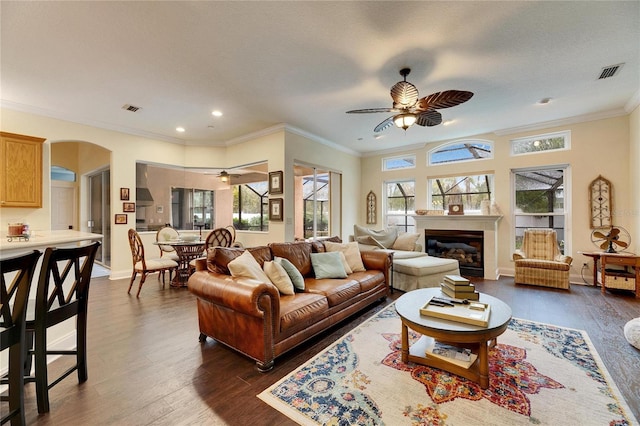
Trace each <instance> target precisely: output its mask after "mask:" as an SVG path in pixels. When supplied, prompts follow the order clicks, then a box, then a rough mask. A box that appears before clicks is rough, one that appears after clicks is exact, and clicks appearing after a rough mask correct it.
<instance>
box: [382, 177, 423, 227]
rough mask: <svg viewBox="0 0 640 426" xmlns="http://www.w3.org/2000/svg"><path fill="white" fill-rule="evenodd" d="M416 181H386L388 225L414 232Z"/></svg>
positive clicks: (386, 215)
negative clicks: (413, 216)
mask: <svg viewBox="0 0 640 426" xmlns="http://www.w3.org/2000/svg"><path fill="white" fill-rule="evenodd" d="M415 200H416V183H415V181H413V180H410V181H401V182H386V183H385V217H386V224H387V227H393V226H395V227H397V228H398V230H399V231H404V232H413V231H414V230H415V221H414V220H413V218H412V217H411V216H410V215H413V214H414V213H415Z"/></svg>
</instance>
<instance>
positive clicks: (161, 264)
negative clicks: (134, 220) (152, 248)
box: [127, 229, 178, 297]
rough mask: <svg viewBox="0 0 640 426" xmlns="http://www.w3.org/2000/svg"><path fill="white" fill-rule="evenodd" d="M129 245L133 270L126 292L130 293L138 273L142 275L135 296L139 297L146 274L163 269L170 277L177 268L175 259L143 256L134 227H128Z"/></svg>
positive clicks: (139, 240) (142, 245)
mask: <svg viewBox="0 0 640 426" xmlns="http://www.w3.org/2000/svg"><path fill="white" fill-rule="evenodd" d="M129 247H130V248H131V258H132V260H133V272H132V273H131V281H130V282H129V290H128V291H127V294H129V293H131V287H132V286H133V282H134V281H135V279H136V276H137V275H138V273H140V274H142V276H141V277H140V284H139V285H138V292H137V293H136V297H140V290H142V285H143V284H144V281H145V280H146V279H147V275H149V274H152V273H154V272H158V273H160V274H162V273H163V272H164V271H169V279H171V274H172V273H173V272H174V271H177V269H178V262H176V261H175V260H171V259H167V258H162V257H159V258H155V259H147V258H145V255H144V244H142V239H141V238H140V234H138V232H136V230H135V229H129ZM162 285H163V286H164V275H162Z"/></svg>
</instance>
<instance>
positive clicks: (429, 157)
mask: <svg viewBox="0 0 640 426" xmlns="http://www.w3.org/2000/svg"><path fill="white" fill-rule="evenodd" d="M464 143H483V144H487V145H489V147H490V148H491V152H490V153H489V155H488V156H487V157H486V158H469V159H463V160H454V161H447V162H446V163H434V162H433V161H432V156H433V154H435V153H436V152H439V151H441V150H442V149H443V148H446V147H447V146H453V145H461V144H464ZM494 152H495V150H494V142H493V141H492V140H489V139H457V140H455V141H451V142H445V143H442V144H440V145H438V146H436V147H434V148H432V149H430V150H429V151H428V152H427V166H443V165H449V164H457V163H468V162H471V161H483V160H492V159H493V155H494Z"/></svg>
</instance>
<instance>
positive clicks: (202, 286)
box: [188, 270, 280, 318]
mask: <svg viewBox="0 0 640 426" xmlns="http://www.w3.org/2000/svg"><path fill="white" fill-rule="evenodd" d="M188 286H189V291H190V292H191V293H193V294H194V295H196V296H197V297H199V298H201V299H203V300H206V301H208V302H210V303H213V304H215V305H220V306H224V307H226V308H228V309H231V310H233V311H237V312H240V313H243V314H246V315H250V316H254V317H258V318H262V317H264V316H265V312H264V311H265V309H270V310H271V312H272V313H273V316H272V318H278V317H279V315H280V312H279V311H280V294H279V292H278V289H277V288H276V287H275V286H274V285H273V284H271V283H264V282H262V281H257V280H252V279H248V278H239V277H232V276H230V275H223V274H218V273H214V272H209V271H206V270H205V271H196V272H194V273H193V274H192V275H191V277H189V282H188ZM265 299H266V300H265Z"/></svg>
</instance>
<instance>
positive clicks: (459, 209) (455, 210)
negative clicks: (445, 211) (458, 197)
mask: <svg viewBox="0 0 640 426" xmlns="http://www.w3.org/2000/svg"><path fill="white" fill-rule="evenodd" d="M460 214H464V206H463V205H462V204H449V215H460Z"/></svg>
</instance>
